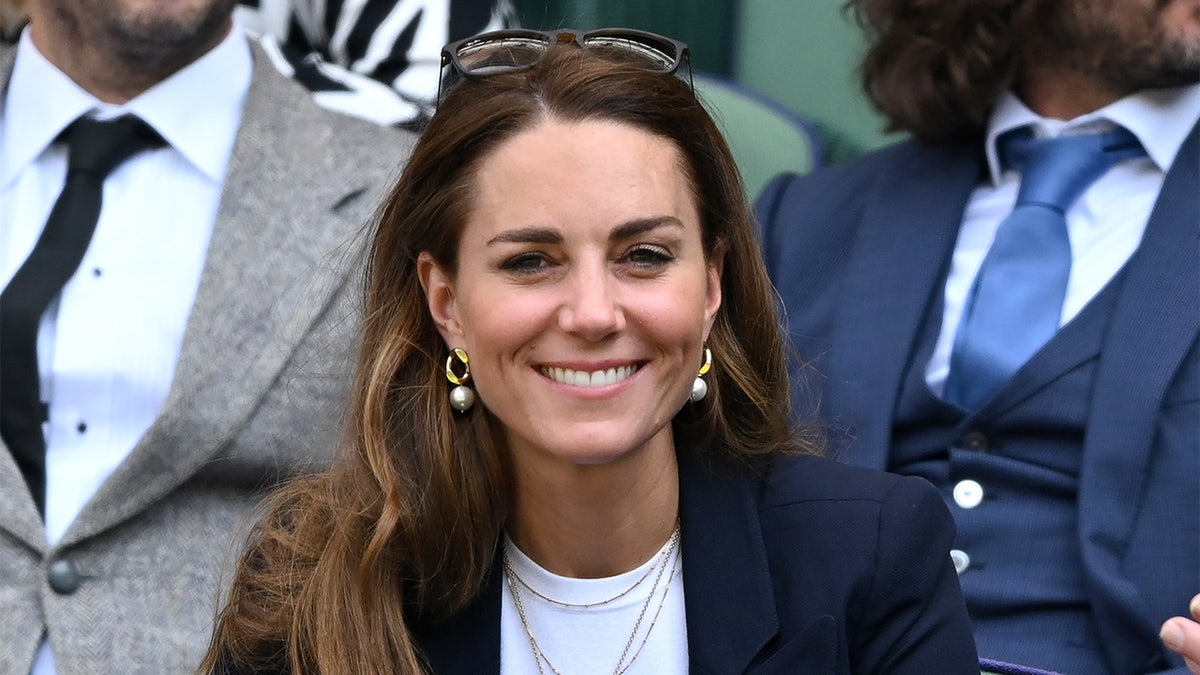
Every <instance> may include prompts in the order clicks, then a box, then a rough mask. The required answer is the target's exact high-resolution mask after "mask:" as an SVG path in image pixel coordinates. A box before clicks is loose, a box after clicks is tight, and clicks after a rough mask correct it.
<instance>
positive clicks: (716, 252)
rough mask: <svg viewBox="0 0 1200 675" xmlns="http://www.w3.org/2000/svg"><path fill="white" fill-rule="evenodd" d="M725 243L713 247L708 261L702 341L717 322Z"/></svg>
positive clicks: (718, 243) (720, 242) (723, 271)
mask: <svg viewBox="0 0 1200 675" xmlns="http://www.w3.org/2000/svg"><path fill="white" fill-rule="evenodd" d="M725 250H726V248H725V242H724V241H718V242H717V243H716V245H715V246H713V252H712V255H711V256H710V257H709V260H708V286H707V288H706V290H705V294H704V297H705V302H704V339H705V340H708V333H709V331H711V330H712V327H713V324H714V323H716V321H717V310H719V309H721V279H722V277H723V275H724V274H725Z"/></svg>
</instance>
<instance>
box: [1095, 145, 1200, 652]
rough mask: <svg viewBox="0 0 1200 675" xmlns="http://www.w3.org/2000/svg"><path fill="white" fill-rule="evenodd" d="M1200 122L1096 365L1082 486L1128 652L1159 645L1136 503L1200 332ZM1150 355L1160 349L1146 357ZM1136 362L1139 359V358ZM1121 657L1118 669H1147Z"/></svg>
mask: <svg viewBox="0 0 1200 675" xmlns="http://www.w3.org/2000/svg"><path fill="white" fill-rule="evenodd" d="M1198 149H1200V123H1197V125H1196V126H1195V127H1193V128H1192V131H1191V133H1190V134H1189V135H1188V137H1187V140H1186V141H1184V143H1183V146H1182V148H1181V149H1180V151H1179V155H1178V156H1177V157H1176V159H1175V163H1174V165H1173V166H1172V167H1171V170H1170V171H1169V172H1168V173H1167V177H1166V180H1165V182H1164V183H1163V187H1162V191H1161V192H1160V193H1159V198H1158V201H1157V202H1156V203H1155V205H1154V210H1153V211H1152V212H1151V214H1150V220H1149V221H1148V222H1147V225H1146V234H1145V236H1144V237H1143V238H1142V244H1141V246H1140V247H1139V248H1138V250H1137V251H1136V252H1135V253H1134V255H1133V257H1132V258H1130V260H1129V264H1128V265H1127V268H1126V278H1125V281H1124V283H1123V284H1122V286H1121V289H1120V295H1119V296H1118V298H1117V306H1116V309H1115V311H1114V313H1113V318H1112V322H1111V324H1110V325H1109V330H1108V335H1107V337H1106V342H1105V346H1104V352H1103V355H1102V356H1101V359H1100V365H1099V368H1098V370H1097V372H1096V386H1095V392H1096V394H1095V397H1094V399H1093V400H1092V406H1091V411H1090V413H1089V421H1088V434H1087V440H1086V441H1085V444H1084V450H1083V456H1084V458H1085V461H1084V464H1083V467H1082V475H1081V477H1080V487H1079V502H1080V509H1079V526H1080V534H1079V536H1080V541H1081V543H1082V549H1083V557H1084V568H1085V572H1086V574H1087V575H1088V577H1089V580H1090V581H1095V582H1096V583H1089V584H1088V586H1089V588H1090V589H1091V590H1092V592H1093V593H1094V594H1096V595H1097V596H1098V599H1097V601H1096V610H1097V611H1095V612H1094V613H1093V616H1094V617H1095V618H1096V622H1097V626H1098V628H1099V629H1100V632H1101V635H1102V637H1104V638H1105V643H1106V644H1108V645H1109V646H1110V647H1112V645H1118V644H1119V645H1128V641H1131V640H1135V639H1137V637H1136V636H1142V637H1143V642H1144V644H1138V645H1136V646H1135V647H1134V648H1132V649H1129V648H1126V649H1123V650H1120V653H1118V650H1117V649H1115V648H1111V649H1110V653H1111V654H1112V655H1113V657H1114V658H1116V659H1119V658H1120V654H1126V655H1151V654H1155V653H1157V651H1158V650H1159V649H1160V646H1159V645H1158V644H1157V639H1155V638H1154V636H1153V635H1152V634H1148V633H1147V632H1146V631H1145V630H1142V629H1141V627H1142V626H1144V625H1145V619H1144V618H1143V617H1142V615H1141V608H1140V606H1139V605H1138V603H1137V600H1136V597H1137V591H1136V590H1135V589H1134V588H1133V586H1132V585H1131V584H1129V582H1128V581H1127V580H1126V578H1125V575H1124V574H1123V573H1122V566H1121V563H1122V558H1121V556H1122V554H1123V552H1124V549H1125V543H1126V542H1128V541H1129V539H1130V531H1131V530H1132V529H1133V525H1134V519H1135V517H1136V516H1137V509H1136V508H1134V507H1133V505H1135V504H1139V503H1141V502H1142V499H1143V497H1142V495H1143V492H1144V491H1145V490H1146V489H1147V488H1148V487H1149V486H1147V484H1146V481H1145V476H1146V471H1147V463H1148V462H1149V453H1150V448H1151V446H1152V440H1153V437H1154V426H1155V423H1156V421H1157V420H1158V411H1159V410H1160V409H1161V407H1162V403H1163V398H1164V395H1165V393H1166V390H1167V387H1168V386H1169V385H1170V383H1171V380H1172V379H1173V378H1174V377H1175V374H1176V372H1177V371H1178V369H1179V366H1180V363H1181V362H1182V360H1183V358H1184V355H1185V354H1186V353H1187V351H1188V349H1189V348H1191V346H1192V345H1193V344H1194V343H1195V342H1196V340H1197V336H1198V334H1200V288H1198V281H1197V276H1196V261H1197V260H1200V200H1198V199H1197V198H1196V186H1197V185H1200V168H1198V165H1200V150H1198ZM1145 354H1154V355H1155V356H1154V358H1153V359H1150V360H1147V359H1146V358H1145V357H1144V355H1145ZM1131 364H1136V365H1131ZM1142 663H1143V662H1142V661H1138V660H1136V659H1134V660H1130V661H1129V662H1126V663H1120V662H1119V661H1117V660H1114V664H1115V666H1116V668H1117V670H1118V671H1121V672H1133V671H1134V670H1137V669H1139V668H1140V667H1141V666H1142Z"/></svg>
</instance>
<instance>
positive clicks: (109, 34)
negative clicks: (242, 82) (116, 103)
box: [52, 0, 236, 83]
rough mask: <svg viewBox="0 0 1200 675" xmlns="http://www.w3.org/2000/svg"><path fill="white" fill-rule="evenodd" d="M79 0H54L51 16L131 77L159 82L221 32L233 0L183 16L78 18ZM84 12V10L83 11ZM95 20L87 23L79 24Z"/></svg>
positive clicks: (225, 27)
mask: <svg viewBox="0 0 1200 675" xmlns="http://www.w3.org/2000/svg"><path fill="white" fill-rule="evenodd" d="M77 2H79V0H54V2H53V3H52V4H53V5H54V11H55V14H57V16H58V17H59V18H60V19H61V20H62V21H63V25H64V26H67V27H68V31H69V32H71V33H74V34H75V36H76V37H77V38H78V39H79V40H88V41H90V42H93V43H95V44H96V45H97V46H99V47H100V49H101V50H102V51H103V52H104V53H106V54H109V55H110V56H111V57H112V59H113V62H114V64H115V65H116V67H119V68H122V69H123V70H124V73H125V75H126V77H128V78H129V79H130V80H141V81H144V82H147V83H156V82H160V81H162V80H164V79H166V78H167V77H169V76H171V75H172V74H174V73H176V72H178V71H179V70H181V69H182V68H184V67H186V66H187V65H188V64H190V63H192V62H193V61H195V60H196V59H198V58H200V57H201V56H203V55H204V54H205V53H206V52H207V51H208V50H210V49H212V47H214V46H215V45H216V44H217V43H218V42H220V40H221V39H222V38H223V37H224V36H225V34H226V32H227V30H228V27H229V25H230V22H231V21H232V18H231V17H232V14H233V8H234V5H235V4H236V0H217V1H216V2H214V3H213V4H211V5H209V6H207V7H206V8H204V10H203V11H201V12H197V13H194V14H190V15H185V16H175V15H166V14H163V13H155V12H152V11H123V12H122V11H119V10H118V11H116V12H111V13H108V14H106V15H104V16H102V17H89V18H81V14H82V12H79V11H77V10H74V9H71V8H69V6H71V5H74V4H75V3H77ZM86 11H88V10H84V12H86ZM85 21H94V22H95V23H94V24H93V25H92V26H90V27H85V26H84V25H81V24H82V23H83V22H85Z"/></svg>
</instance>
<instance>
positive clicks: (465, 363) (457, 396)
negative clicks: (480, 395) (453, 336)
mask: <svg viewBox="0 0 1200 675" xmlns="http://www.w3.org/2000/svg"><path fill="white" fill-rule="evenodd" d="M455 360H457V361H458V362H459V363H461V364H462V375H456V374H455V373H454V362H455ZM446 379H447V380H450V384H453V385H456V386H455V387H454V388H453V389H451V390H450V407H451V408H454V409H455V410H457V411H458V412H460V413H465V412H466V411H468V410H470V409H471V406H473V405H475V392H474V391H472V389H471V388H470V387H468V386H467V380H470V379H471V360H470V359H469V358H468V357H467V352H466V351H465V350H462V349H459V348H457V347H455V348H454V349H452V350H450V356H447V357H446Z"/></svg>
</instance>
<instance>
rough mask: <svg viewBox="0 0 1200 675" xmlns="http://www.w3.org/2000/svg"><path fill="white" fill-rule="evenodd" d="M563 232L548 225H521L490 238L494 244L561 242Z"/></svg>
mask: <svg viewBox="0 0 1200 675" xmlns="http://www.w3.org/2000/svg"><path fill="white" fill-rule="evenodd" d="M562 242H563V236H562V233H560V232H559V231H558V230H552V229H550V228H548V227H519V228H517V229H515V230H505V231H504V232H501V233H500V234H498V235H496V236H494V237H492V238H491V239H489V240H488V242H487V245H488V246H491V245H492V244H502V243H503V244H561V243H562Z"/></svg>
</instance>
